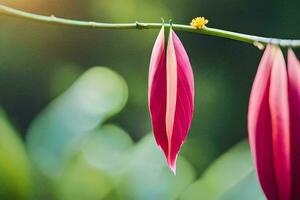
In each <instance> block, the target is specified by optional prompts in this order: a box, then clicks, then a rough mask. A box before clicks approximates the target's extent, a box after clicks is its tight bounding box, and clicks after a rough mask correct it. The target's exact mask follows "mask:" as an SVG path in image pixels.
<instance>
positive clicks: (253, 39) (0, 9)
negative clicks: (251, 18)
mask: <svg viewBox="0 0 300 200" xmlns="http://www.w3.org/2000/svg"><path fill="white" fill-rule="evenodd" d="M0 14H2V15H9V16H14V17H19V18H24V19H29V20H33V21H37V22H44V23H49V24H58V25H65V26H77V27H86V28H99V29H160V28H161V26H162V24H161V23H144V22H135V23H99V22H93V21H79V20H71V19H64V18H58V17H55V16H54V15H51V16H44V15H37V14H33V13H29V12H24V11H21V10H17V9H14V8H10V7H7V6H4V5H1V4H0ZM165 26H166V27H169V26H170V25H168V24H165ZM172 28H173V29H174V30H178V31H186V32H193V33H199V34H204V35H211V36H216V37H223V38H228V39H232V40H238V41H241V42H246V43H251V44H254V45H256V46H258V47H259V46H261V45H262V44H268V43H271V44H275V45H279V46H281V47H300V40H291V39H276V38H267V37H260V36H255V35H247V34H242V33H236V32H232V31H225V30H221V29H216V28H208V27H206V28H203V29H195V28H194V27H192V26H189V25H182V24H172Z"/></svg>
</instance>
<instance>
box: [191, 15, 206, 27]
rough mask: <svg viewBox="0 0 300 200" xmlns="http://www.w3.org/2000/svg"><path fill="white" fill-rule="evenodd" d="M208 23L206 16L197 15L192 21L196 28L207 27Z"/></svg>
mask: <svg viewBox="0 0 300 200" xmlns="http://www.w3.org/2000/svg"><path fill="white" fill-rule="evenodd" d="M207 23H208V19H205V17H196V18H195V19H193V20H192V21H191V26H192V27H194V28H196V29H202V28H206V26H205V25H206V24H207Z"/></svg>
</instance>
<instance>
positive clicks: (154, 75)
mask: <svg viewBox="0 0 300 200" xmlns="http://www.w3.org/2000/svg"><path fill="white" fill-rule="evenodd" d="M166 94H167V80H166V56H165V37H164V27H162V28H161V30H160V32H159V34H158V37H157V39H156V41H155V44H154V47H153V51H152V55H151V61H150V67H149V88H148V101H149V102H148V103H149V110H150V114H151V120H152V129H153V133H154V137H155V140H156V143H157V144H158V145H159V146H160V147H161V149H162V150H163V152H164V154H165V156H166V157H167V155H168V139H167V134H166V121H165V120H166V99H167V96H166Z"/></svg>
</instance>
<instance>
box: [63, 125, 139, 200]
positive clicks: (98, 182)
mask: <svg viewBox="0 0 300 200" xmlns="http://www.w3.org/2000/svg"><path fill="white" fill-rule="evenodd" d="M132 144H133V142H132V140H131V138H130V137H129V135H128V134H127V133H126V132H125V131H123V130H122V129H120V128H119V127H117V126H115V125H105V126H103V127H99V128H96V129H95V130H93V131H92V134H91V135H90V137H89V139H88V140H87V142H86V143H85V144H84V145H83V148H82V151H81V153H80V154H79V156H78V158H77V159H75V160H74V161H72V162H70V163H69V164H68V167H67V168H66V170H65V171H64V175H63V176H62V178H61V180H60V181H59V185H60V191H61V199H62V200H68V199H70V200H77V199H78V200H81V199H85V200H94V199H95V200H96V199H102V198H104V197H107V196H109V197H110V198H109V199H117V197H111V196H110V195H111V194H113V187H114V184H115V183H114V178H113V176H116V175H117V174H118V173H119V172H120V171H121V169H122V168H123V167H124V164H125V163H126V162H125V160H126V155H127V153H128V151H129V150H130V148H131V147H132Z"/></svg>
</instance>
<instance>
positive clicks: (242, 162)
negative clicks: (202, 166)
mask: <svg viewBox="0 0 300 200" xmlns="http://www.w3.org/2000/svg"><path fill="white" fill-rule="evenodd" d="M252 171H253V166H252V159H251V155H250V151H249V146H248V142H247V141H243V142H241V143H239V144H237V145H236V146H234V147H233V148H231V149H230V150H229V151H228V152H226V153H225V154H223V155H222V156H221V157H220V158H219V159H217V160H216V161H215V162H214V163H213V164H212V165H211V166H210V167H209V168H208V169H207V170H206V171H205V172H204V174H203V177H202V178H201V179H199V180H198V181H196V182H195V183H193V184H192V185H191V186H189V187H188V188H187V189H186V190H185V191H184V193H183V194H182V195H181V198H180V199H181V200H194V199H210V200H215V199H220V198H221V197H222V196H223V195H224V194H225V193H226V192H227V191H230V190H232V189H233V188H234V187H236V186H237V185H238V184H239V183H240V182H241V181H247V177H248V176H249V174H251V173H252ZM252 181H253V180H252ZM253 182H254V185H253V187H254V188H257V187H258V182H257V180H254V181H253ZM254 190H255V189H254ZM236 192H238V191H236ZM241 192H242V191H241ZM228 195H230V193H228ZM241 196H244V195H243V194H241Z"/></svg>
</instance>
